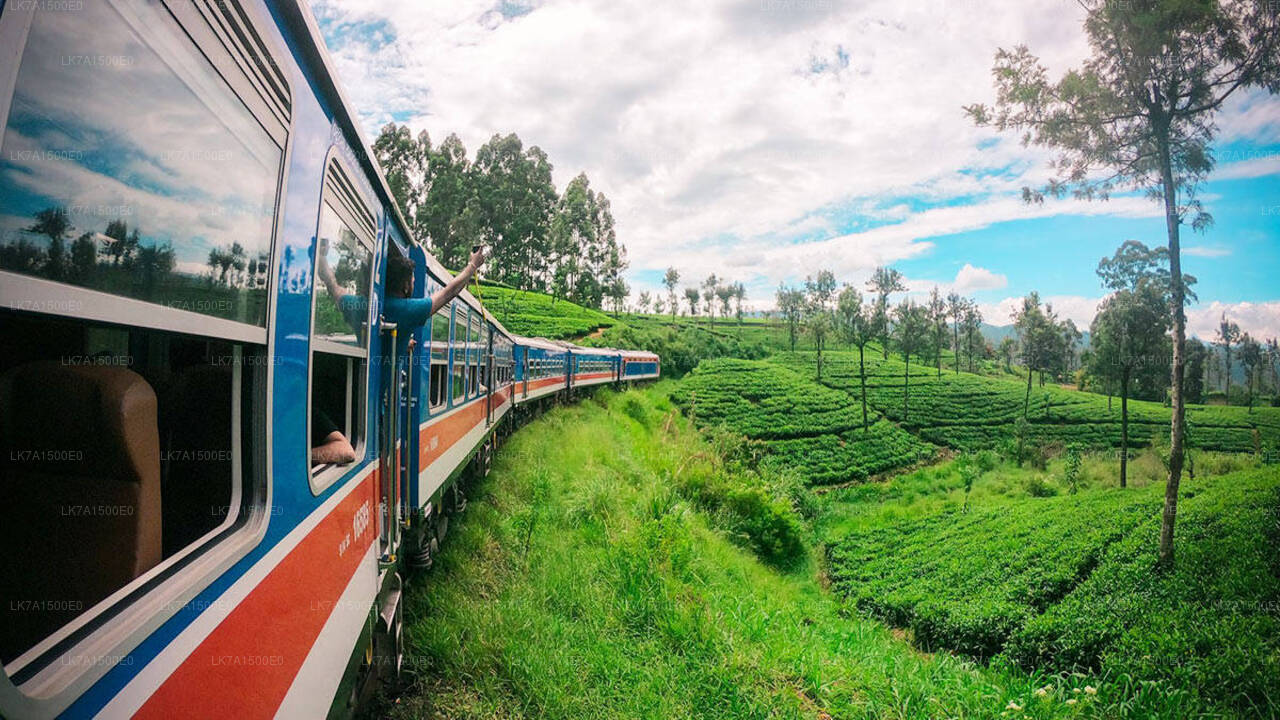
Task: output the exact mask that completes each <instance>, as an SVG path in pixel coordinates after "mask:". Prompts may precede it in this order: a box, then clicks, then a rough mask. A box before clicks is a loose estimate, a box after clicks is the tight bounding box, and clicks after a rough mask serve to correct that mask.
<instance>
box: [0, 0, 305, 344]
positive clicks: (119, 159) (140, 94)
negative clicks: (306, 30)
mask: <svg viewBox="0 0 1280 720" xmlns="http://www.w3.org/2000/svg"><path fill="white" fill-rule="evenodd" d="M11 5H12V3H11ZM32 5H38V4H37V3H32ZM10 9H12V10H13V12H7V13H5V19H4V22H5V23H6V24H8V25H12V24H15V23H22V22H24V21H27V22H29V29H28V32H27V33H26V44H25V50H24V51H23V53H22V58H21V62H20V64H19V65H18V66H17V74H16V77H14V78H13V80H12V82H13V94H12V99H11V102H10V104H9V105H8V106H7V107H8V114H7V116H4V117H0V130H3V139H2V140H0V218H4V222H3V225H2V226H0V269H3V270H5V271H8V272H9V273H15V274H17V276H16V277H14V278H12V279H10V278H6V280H5V284H9V283H20V282H23V281H25V279H26V278H41V279H45V280H54V281H57V282H60V283H65V284H69V285H73V286H79V287H81V288H86V289H89V290H93V291H97V292H101V293H107V294H109V295H114V296H125V297H129V298H135V299H138V300H144V301H147V302H150V303H155V304H157V305H159V306H161V307H159V308H157V309H156V311H155V312H147V313H143V314H141V317H140V318H138V323H137V324H145V325H148V326H151V327H161V326H163V327H167V329H182V330H184V331H190V330H192V329H193V326H192V325H191V323H190V320H189V319H183V318H182V317H177V319H175V314H174V313H173V312H167V313H166V312H165V311H166V310H170V311H172V310H185V311H190V312H194V313H199V314H201V315H206V316H213V317H216V318H221V319H224V320H230V321H234V322H235V323H241V324H246V325H249V326H256V327H265V325H266V319H267V285H268V278H269V276H270V269H269V264H268V261H269V257H270V254H271V239H272V226H273V223H274V215H275V199H276V194H277V188H278V184H279V176H280V167H281V160H282V155H283V153H282V150H281V144H280V143H279V142H278V139H276V138H273V136H272V134H271V133H269V132H268V131H267V130H266V129H264V125H263V124H262V123H261V122H259V119H258V118H257V117H256V115H255V113H254V112H253V111H251V110H250V108H249V107H248V106H247V105H246V103H245V102H243V101H242V100H241V96H238V95H237V93H236V92H235V91H234V90H233V89H232V87H231V86H229V85H228V83H227V82H224V81H223V80H222V77H221V76H220V75H219V72H218V71H217V70H215V68H214V66H213V65H211V64H210V63H209V62H208V61H207V60H206V59H205V57H204V56H203V55H201V53H200V50H197V49H196V47H195V46H194V45H193V44H192V43H191V42H190V41H188V40H187V37H186V35H184V34H183V31H182V29H181V28H180V27H179V25H178V23H177V21H176V20H175V18H174V17H173V16H172V15H171V14H170V13H169V12H168V11H167V10H166V9H165V8H164V7H163V6H161V5H159V4H158V3H128V4H127V5H126V4H124V3H119V4H117V3H114V2H87V3H77V4H76V10H75V12H65V11H60V9H58V8H51V9H43V8H41V9H37V10H35V11H34V12H32V11H28V12H26V13H23V12H22V11H21V9H20V8H16V7H15V8H10ZM19 16H24V17H19ZM205 32H206V33H207V32H208V31H207V30H206V31H205ZM7 36H8V37H13V35H7ZM19 37H21V36H20V35H19ZM11 49H12V48H8V47H6V49H5V50H6V53H7V52H9V51H10V50H11ZM204 49H205V48H204V45H202V46H201V50H204ZM220 49H222V48H220ZM222 50H224V49H222ZM208 52H209V54H210V56H211V57H213V56H214V53H213V52H212V50H209V51H208ZM228 76H230V74H228ZM3 84H4V81H3V80H0V85H3ZM0 96H4V88H0ZM259 100H260V98H259ZM144 116H145V118H146V122H141V121H140V120H139V118H141V117H144ZM28 282H29V281H28ZM30 287H32V288H38V287H39V285H30ZM64 295H65V294H64ZM82 304H83V305H88V306H92V307H93V313H94V314H95V316H96V317H97V319H107V318H106V317H105V316H104V315H102V314H101V313H102V309H103V308H106V307H112V306H110V305H109V304H105V303H101V302H100V301H99V300H97V299H86V300H85V301H84V302H83V303H82ZM196 331H197V332H204V331H205V329H204V328H199V329H196Z"/></svg>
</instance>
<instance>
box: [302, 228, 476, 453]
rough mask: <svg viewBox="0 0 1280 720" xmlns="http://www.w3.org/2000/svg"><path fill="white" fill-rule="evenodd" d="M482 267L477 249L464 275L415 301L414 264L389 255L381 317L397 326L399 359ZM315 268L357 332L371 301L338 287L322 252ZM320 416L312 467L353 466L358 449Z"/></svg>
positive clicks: (316, 420)
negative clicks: (412, 336) (422, 328)
mask: <svg viewBox="0 0 1280 720" xmlns="http://www.w3.org/2000/svg"><path fill="white" fill-rule="evenodd" d="M483 263H484V249H483V248H480V247H477V248H476V250H475V252H473V253H471V259H470V260H469V261H467V265H466V267H464V268H462V271H461V272H459V273H458V274H457V275H455V276H454V277H453V279H452V280H450V281H449V282H448V283H446V284H445V286H444V287H442V288H440V289H439V290H437V291H436V292H435V294H434V295H432V296H431V297H429V298H425V297H423V298H415V297H413V271H414V263H413V260H410V259H409V258H408V257H405V256H404V255H401V254H400V253H399V251H396V250H394V249H393V250H391V252H390V253H389V254H388V255H387V286H386V297H387V300H386V303H385V307H384V309H383V313H382V314H383V317H385V318H386V320H387V322H392V323H395V324H396V329H397V332H396V337H397V342H396V354H397V355H398V356H399V355H402V354H403V353H404V351H405V349H406V348H407V347H408V344H409V336H410V333H412V332H413V331H414V330H415V329H416V328H418V327H420V326H422V325H425V324H426V323H427V321H428V320H430V319H431V316H432V315H433V314H434V313H435V312H436V311H437V310H439V309H440V308H443V307H444V306H446V305H448V304H449V301H450V300H453V299H454V298H455V297H457V296H458V294H459V293H461V292H462V291H463V289H464V288H466V286H467V283H468V282H469V281H470V280H471V277H472V276H473V275H475V272H476V270H477V269H479V267H480V265H481V264H483ZM316 266H317V267H316V274H317V275H318V276H319V278H320V281H321V282H323V283H324V285H325V288H326V289H328V291H329V296H330V297H332V298H333V301H334V303H336V304H337V306H338V309H339V310H340V311H341V312H342V314H343V316H344V317H346V318H347V322H349V323H351V325H352V327H353V328H356V329H357V332H358V331H359V330H358V329H359V327H360V325H361V324H363V322H364V318H365V317H367V316H368V307H369V300H368V298H365V297H361V296H359V295H357V294H356V293H353V292H351V291H350V290H347V289H346V288H344V287H342V285H341V284H339V283H338V280H337V278H335V277H334V274H333V268H332V267H330V266H329V263H328V262H326V261H325V253H324V252H323V251H321V253H320V257H319V262H318V263H316ZM317 412H318V413H319V417H313V418H312V421H311V422H312V434H313V435H314V436H315V437H312V439H311V463H312V464H313V465H319V464H324V463H339V464H346V463H349V462H354V461H355V459H356V453H355V449H354V448H352V447H351V443H350V442H349V441H348V440H347V437H346V436H345V435H343V434H342V432H341V431H340V430H338V429H337V426H335V425H334V424H333V421H332V420H329V419H328V418H327V417H326V416H324V415H323V411H319V410H317Z"/></svg>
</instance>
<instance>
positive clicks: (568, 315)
mask: <svg viewBox="0 0 1280 720" xmlns="http://www.w3.org/2000/svg"><path fill="white" fill-rule="evenodd" d="M472 294H473V295H475V294H478V295H479V296H480V301H481V302H482V303H484V306H485V308H487V309H488V310H489V312H491V313H493V314H494V316H496V317H497V318H498V320H499V321H500V322H501V323H502V324H503V326H504V327H506V328H507V329H508V330H510V331H511V332H513V333H516V334H517V335H524V336H527V337H545V338H551V339H553V340H571V339H575V338H580V337H582V336H584V335H588V334H590V333H592V332H594V331H596V330H598V329H600V328H604V327H609V326H611V325H613V324H614V323H615V322H616V321H615V320H614V319H613V318H612V317H610V316H608V315H606V314H604V313H602V312H600V311H599V310H593V309H591V308H585V307H582V306H581V305H576V304H574V303H571V302H569V301H568V300H563V299H557V298H553V297H551V296H550V295H545V294H543V293H538V292H533V291H530V290H515V289H513V288H509V287H507V286H505V285H497V284H494V283H482V284H481V287H480V290H479V291H478V293H477V291H476V290H475V289H474V287H473V288H472Z"/></svg>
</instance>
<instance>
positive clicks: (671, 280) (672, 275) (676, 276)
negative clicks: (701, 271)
mask: <svg viewBox="0 0 1280 720" xmlns="http://www.w3.org/2000/svg"><path fill="white" fill-rule="evenodd" d="M678 282H680V271H679V270H676V269H675V268H674V267H669V268H667V274H666V275H663V276H662V284H663V285H665V286H666V288H667V295H668V296H670V298H671V319H672V320H675V319H676V312H677V311H678V310H679V308H678V305H679V303H678V302H676V283H678Z"/></svg>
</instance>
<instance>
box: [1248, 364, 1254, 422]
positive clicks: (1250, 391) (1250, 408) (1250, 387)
mask: <svg viewBox="0 0 1280 720" xmlns="http://www.w3.org/2000/svg"><path fill="white" fill-rule="evenodd" d="M1247 377H1248V378H1249V413H1250V414H1253V373H1252V372H1250V373H1249V374H1248V376H1247Z"/></svg>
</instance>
